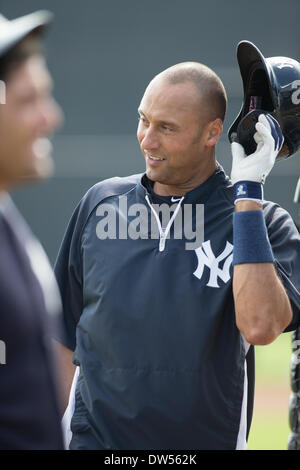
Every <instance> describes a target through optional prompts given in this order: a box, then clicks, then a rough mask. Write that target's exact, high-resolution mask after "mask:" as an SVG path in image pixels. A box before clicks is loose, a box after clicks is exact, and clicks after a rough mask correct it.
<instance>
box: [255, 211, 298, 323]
mask: <svg viewBox="0 0 300 470" xmlns="http://www.w3.org/2000/svg"><path fill="white" fill-rule="evenodd" d="M264 210H265V217H266V224H267V229H268V235H269V240H270V243H271V246H272V250H273V253H274V257H275V264H276V268H277V272H278V275H279V276H280V278H281V280H282V283H283V285H284V287H285V290H286V292H287V295H288V297H289V299H290V301H291V305H292V309H293V320H292V322H291V323H290V325H289V326H288V328H287V329H286V330H285V331H292V330H295V329H296V328H298V327H299V326H300V235H299V232H298V230H297V228H296V225H295V223H294V221H293V219H292V218H291V216H290V215H289V214H288V212H287V211H286V210H285V209H283V208H282V207H280V206H278V205H277V204H272V205H270V206H269V207H267V208H265V209H264Z"/></svg>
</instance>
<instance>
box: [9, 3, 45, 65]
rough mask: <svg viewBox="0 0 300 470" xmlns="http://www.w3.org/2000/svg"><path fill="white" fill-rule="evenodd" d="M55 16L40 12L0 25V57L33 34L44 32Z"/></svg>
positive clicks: (43, 11)
mask: <svg viewBox="0 0 300 470" xmlns="http://www.w3.org/2000/svg"><path fill="white" fill-rule="evenodd" d="M52 20H53V14H52V13H51V12H49V11H47V10H40V11H36V12H34V13H30V14H29V15H25V16H22V17H20V18H16V19H14V20H12V21H5V22H3V23H2V22H1V23H0V57H1V56H3V55H4V54H5V53H6V52H8V51H9V49H11V48H13V47H14V46H15V45H16V44H17V43H18V42H20V41H22V39H24V38H25V37H26V36H28V35H29V34H31V33H33V32H35V31H36V32H39V31H40V32H41V33H42V32H43V31H44V29H45V28H46V27H47V26H48V25H49V24H50V23H51V22H52Z"/></svg>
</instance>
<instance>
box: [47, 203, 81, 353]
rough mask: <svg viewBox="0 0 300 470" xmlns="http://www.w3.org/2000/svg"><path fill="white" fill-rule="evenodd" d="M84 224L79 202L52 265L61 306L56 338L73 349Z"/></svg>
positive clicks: (78, 312) (74, 345) (78, 299)
mask: <svg viewBox="0 0 300 470" xmlns="http://www.w3.org/2000/svg"><path fill="white" fill-rule="evenodd" d="M84 223H85V217H83V214H82V202H80V203H79V204H78V206H77V207H76V209H75V210H74V212H73V215H72V217H71V219H70V221H69V224H68V226H67V230H66V232H65V235H64V238H63V241H62V244H61V246H60V249H59V252H58V256H57V259H56V263H55V266H54V272H55V276H56V280H57V283H58V287H59V290H60V295H61V300H62V307H63V308H62V325H63V328H62V330H63V334H62V335H61V336H60V337H57V338H55V339H57V340H58V341H59V342H61V343H63V344H64V345H65V346H66V347H67V348H69V349H71V350H72V351H74V349H75V347H76V326H77V323H78V321H79V318H80V315H81V313H82V308H83V295H82V269H81V248H80V239H81V232H82V229H83V226H84Z"/></svg>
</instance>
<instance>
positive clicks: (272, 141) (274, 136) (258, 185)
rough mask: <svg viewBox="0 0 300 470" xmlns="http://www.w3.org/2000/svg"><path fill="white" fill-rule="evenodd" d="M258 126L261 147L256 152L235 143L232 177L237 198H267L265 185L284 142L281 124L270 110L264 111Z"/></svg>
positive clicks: (257, 139)
mask: <svg viewBox="0 0 300 470" xmlns="http://www.w3.org/2000/svg"><path fill="white" fill-rule="evenodd" d="M255 128H256V133H255V134H254V140H255V142H256V143H257V147H256V151H255V152H254V153H253V154H251V155H249V156H247V155H246V154H245V151H244V148H243V147H242V146H241V145H240V144H239V143H237V142H233V143H232V144H231V152H232V169H231V181H232V184H233V185H234V188H235V202H236V201H237V200H239V199H252V200H258V201H262V200H263V189H262V185H263V184H264V182H265V179H266V177H267V176H268V174H269V173H270V171H271V170H272V168H273V166H274V163H275V159H276V156H277V155H278V153H279V151H280V149H281V147H282V145H283V141H284V138H283V135H282V132H281V129H280V126H279V124H278V122H277V121H276V119H274V118H273V116H271V115H270V114H266V115H265V114H261V115H260V116H259V118H258V122H257V123H256V125H255Z"/></svg>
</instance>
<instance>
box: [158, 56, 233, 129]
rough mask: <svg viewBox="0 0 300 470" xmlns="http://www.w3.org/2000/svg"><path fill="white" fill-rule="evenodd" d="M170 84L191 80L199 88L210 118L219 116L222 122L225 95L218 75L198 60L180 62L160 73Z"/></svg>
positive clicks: (225, 101)
mask: <svg viewBox="0 0 300 470" xmlns="http://www.w3.org/2000/svg"><path fill="white" fill-rule="evenodd" d="M161 75H162V76H164V77H166V79H167V80H168V81H169V82H170V83H171V84H174V85H176V84H179V83H184V82H186V81H190V82H193V83H194V84H195V86H196V87H197V89H198V90H199V96H200V97H201V99H202V104H204V105H206V108H207V111H208V117H209V119H210V120H214V119H217V118H220V119H221V120H222V122H224V119H225V114H226V109H227V95H226V90H225V88H224V85H223V83H222V81H221V79H220V78H219V77H218V75H217V74H216V73H215V72H214V71H213V70H212V69H210V68H209V67H207V66H206V65H204V64H201V63H200V62H181V63H179V64H176V65H173V66H171V67H169V68H168V69H166V70H164V71H163V72H162V73H161Z"/></svg>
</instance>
